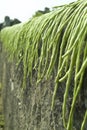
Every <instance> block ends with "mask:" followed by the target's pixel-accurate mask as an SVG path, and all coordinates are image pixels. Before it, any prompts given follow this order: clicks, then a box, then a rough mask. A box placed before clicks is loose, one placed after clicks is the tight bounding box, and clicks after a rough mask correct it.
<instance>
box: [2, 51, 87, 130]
mask: <svg viewBox="0 0 87 130" xmlns="http://www.w3.org/2000/svg"><path fill="white" fill-rule="evenodd" d="M1 57H2V59H3V62H2V65H1V67H2V75H1V76H2V78H1V79H2V80H1V81H2V84H3V106H4V110H3V111H4V115H5V127H4V130H65V129H64V127H63V124H62V115H61V114H62V101H63V93H64V86H65V84H60V85H61V87H60V88H59V90H58V92H57V96H56V100H55V108H54V111H51V101H52V94H53V89H54V77H55V76H54V75H55V73H53V75H52V77H51V79H50V80H48V81H42V82H41V83H40V84H39V85H36V84H35V81H36V80H35V74H34V78H33V83H32V85H31V84H30V82H29V80H28V79H27V85H26V89H25V90H24V92H23V91H22V79H23V68H22V67H23V66H22V63H21V64H20V65H19V67H17V66H16V64H15V62H14V63H12V62H9V61H8V58H7V53H5V52H2V54H1ZM86 81H87V79H86ZM86 81H84V84H85V83H86ZM77 106H78V104H77ZM83 107H85V106H84V102H83V103H81V106H78V107H77V110H76V113H77V114H76V115H75V120H76V122H75V124H74V126H75V127H74V128H73V130H79V128H80V123H81V121H80V118H81V116H82V115H81V111H80V110H83V113H84V110H85V109H83ZM68 108H69V103H68V107H67V114H68ZM79 108H80V109H79ZM78 110H79V111H78ZM77 115H79V118H78V117H77ZM85 130H87V127H86V128H85Z"/></svg>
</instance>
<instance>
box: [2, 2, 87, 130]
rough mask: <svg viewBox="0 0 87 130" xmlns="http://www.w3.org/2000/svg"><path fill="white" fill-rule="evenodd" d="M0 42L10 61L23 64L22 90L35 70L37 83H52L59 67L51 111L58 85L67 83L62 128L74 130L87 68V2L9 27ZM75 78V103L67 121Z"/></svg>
mask: <svg viewBox="0 0 87 130" xmlns="http://www.w3.org/2000/svg"><path fill="white" fill-rule="evenodd" d="M0 39H1V41H2V42H3V46H4V48H5V49H6V50H8V51H9V57H10V58H11V59H14V58H16V59H17V63H18V64H19V63H20V61H21V60H22V61H23V67H24V69H23V70H24V79H23V86H26V85H25V80H26V78H27V76H29V77H31V82H32V77H33V74H32V72H33V70H35V71H36V72H37V83H38V82H40V81H41V80H43V79H44V78H45V79H49V78H50V76H51V75H52V72H53V71H54V68H55V65H56V63H57V64H58V66H57V74H56V77H55V87H54V93H53V97H52V106H51V109H52V110H53V108H54V106H55V98H56V93H57V89H58V87H60V85H59V83H60V82H61V83H62V82H66V86H65V93H64V99H63V105H62V113H63V114H62V115H63V124H64V126H65V128H66V130H72V129H73V116H74V109H75V105H76V100H77V98H78V95H79V93H80V90H81V87H82V81H83V75H84V72H85V70H86V68H87V0H78V1H77V2H73V3H71V4H69V5H63V6H59V7H57V8H56V9H55V10H53V11H52V12H50V13H47V14H44V15H41V16H39V17H34V18H32V19H30V20H29V21H28V22H26V23H22V24H19V25H15V26H12V27H7V28H5V29H3V30H2V31H1V33H0ZM80 59H82V62H81V61H80ZM42 68H43V70H42ZM73 72H75V73H74V74H73ZM72 75H74V79H73V83H74V85H73V99H72V103H71V109H70V112H69V116H68V120H66V104H67V100H68V95H69V90H70V89H72V88H71V82H72V77H73V76H72ZM86 119H87V111H86V113H85V116H84V119H83V122H82V126H81V130H84V125H85V123H86Z"/></svg>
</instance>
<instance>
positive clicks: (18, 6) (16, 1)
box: [0, 0, 76, 23]
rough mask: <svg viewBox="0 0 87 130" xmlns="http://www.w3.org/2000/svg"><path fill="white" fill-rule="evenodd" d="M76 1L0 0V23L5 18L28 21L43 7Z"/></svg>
mask: <svg viewBox="0 0 87 130" xmlns="http://www.w3.org/2000/svg"><path fill="white" fill-rule="evenodd" d="M73 1H76V0H0V23H1V22H3V21H4V17H5V16H9V17H10V18H11V19H14V18H17V19H19V20H20V21H22V22H25V21H27V20H29V18H31V17H32V15H34V14H35V12H36V11H38V10H44V8H45V7H49V8H52V7H54V6H58V5H63V4H67V3H71V2H73Z"/></svg>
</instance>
